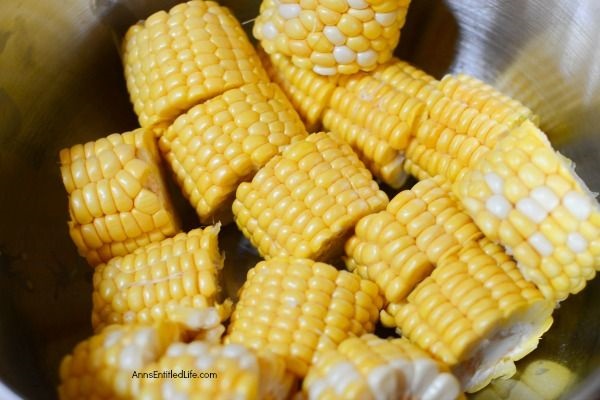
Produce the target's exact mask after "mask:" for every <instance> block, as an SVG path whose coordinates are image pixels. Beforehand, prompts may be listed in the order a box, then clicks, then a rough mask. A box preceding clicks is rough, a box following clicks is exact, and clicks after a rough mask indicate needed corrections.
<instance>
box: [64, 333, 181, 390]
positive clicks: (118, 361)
mask: <svg viewBox="0 0 600 400" xmlns="http://www.w3.org/2000/svg"><path fill="white" fill-rule="evenodd" d="M180 339H181V333H180V331H179V328H178V326H177V325H175V324H170V323H166V324H159V325H148V326H146V325H111V326H108V327H106V328H105V329H103V330H102V332H100V333H99V334H97V335H94V336H92V337H91V338H89V339H86V340H84V341H82V342H80V343H79V344H78V345H77V346H75V348H74V349H73V352H72V353H71V354H68V355H67V356H65V357H64V358H63V360H62V362H61V364H60V372H59V375H60V376H59V378H60V385H59V386H58V395H59V398H60V399H61V400H70V399H73V400H81V399H106V400H110V399H129V398H132V397H135V395H136V394H137V393H138V387H139V381H138V380H137V379H132V374H133V372H135V371H137V372H140V371H141V370H142V369H143V368H144V367H145V366H147V365H148V364H150V363H151V362H153V361H155V360H157V359H159V358H160V357H161V356H162V354H163V353H164V352H165V350H166V349H167V347H168V346H169V345H170V344H171V343H172V342H175V341H177V340H180Z"/></svg>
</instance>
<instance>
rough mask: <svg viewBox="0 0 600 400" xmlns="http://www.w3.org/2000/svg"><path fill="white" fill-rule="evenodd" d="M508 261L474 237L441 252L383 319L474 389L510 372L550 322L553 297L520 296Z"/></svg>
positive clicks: (469, 387)
mask: <svg viewBox="0 0 600 400" xmlns="http://www.w3.org/2000/svg"><path fill="white" fill-rule="evenodd" d="M510 267H511V265H509V264H506V263H505V264H503V265H498V263H497V262H496V260H495V259H494V257H492V256H490V255H488V254H486V253H485V252H484V250H483V249H482V246H481V244H479V243H476V242H471V243H469V244H468V245H466V246H465V247H464V248H463V249H461V250H460V251H459V253H458V254H456V255H452V256H448V257H444V258H442V259H441V260H440V261H439V262H438V264H437V267H436V269H435V270H434V271H433V273H432V274H431V276H430V277H428V278H426V279H425V280H424V281H423V282H421V283H420V284H419V285H418V286H417V287H416V288H415V289H414V290H413V291H412V292H411V294H410V295H409V296H408V298H407V300H406V302H403V303H396V304H392V305H390V306H388V309H387V311H386V312H384V313H383V314H384V316H383V318H382V321H383V322H384V323H386V324H390V322H392V323H395V324H396V326H397V327H398V329H399V331H401V332H402V334H403V335H404V336H406V337H407V338H408V339H409V340H411V341H413V342H414V343H416V344H417V345H419V346H420V347H421V348H423V349H425V350H427V351H429V352H430V353H431V354H433V355H434V356H435V357H437V358H438V359H440V360H442V361H443V362H445V363H446V364H448V365H449V366H450V367H451V368H452V371H453V372H454V373H455V374H456V375H457V377H459V379H460V380H461V382H462V385H463V387H464V388H465V390H466V391H467V392H473V391H477V390H479V389H481V388H482V387H484V386H485V385H487V384H488V383H489V382H490V380H491V379H493V378H496V377H501V376H505V377H508V376H511V375H513V374H514V372H515V366H514V361H515V360H518V359H521V358H522V357H524V356H525V355H527V354H528V353H530V352H531V351H533V350H534V349H535V348H536V347H537V344H538V341H539V338H540V336H541V335H542V334H543V333H544V332H546V331H547V330H548V329H549V327H550V325H551V324H552V317H551V313H552V310H553V303H552V302H550V301H547V300H545V299H543V297H542V295H541V293H539V292H538V294H537V296H531V293H529V294H528V296H525V295H524V294H523V290H522V289H521V287H519V285H517V284H516V283H515V282H514V281H513V279H511V276H510V274H508V273H507V272H506V269H508V268H510ZM512 268H515V266H514V264H512ZM531 290H534V289H533V288H530V292H531ZM386 314H387V315H386Z"/></svg>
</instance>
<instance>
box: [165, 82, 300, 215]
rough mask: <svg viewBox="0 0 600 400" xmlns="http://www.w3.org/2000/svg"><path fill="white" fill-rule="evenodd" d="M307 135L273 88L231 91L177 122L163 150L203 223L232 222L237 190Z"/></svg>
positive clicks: (263, 85) (167, 134) (260, 86)
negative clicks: (276, 156) (278, 155)
mask: <svg viewBox="0 0 600 400" xmlns="http://www.w3.org/2000/svg"><path fill="white" fill-rule="evenodd" d="M306 135H307V133H306V130H305V129H304V126H303V124H302V121H300V118H299V117H298V114H296V112H295V111H294V109H293V107H292V105H291V104H290V102H289V101H288V100H287V98H286V97H285V95H284V94H283V93H282V92H281V90H280V89H279V87H278V86H277V85H276V84H274V83H258V84H249V85H245V86H242V87H240V88H237V89H231V90H229V91H227V92H225V93H223V94H222V95H220V96H217V97H215V98H213V99H212V100H209V101H207V102H206V103H204V104H200V105H197V106H195V107H193V108H192V109H190V110H189V111H188V112H187V113H186V114H184V115H181V116H180V117H179V118H177V119H176V120H175V122H174V123H173V125H171V126H170V127H169V128H168V129H167V130H166V131H165V133H164V134H163V135H162V136H161V138H160V140H159V145H160V150H161V151H162V153H163V155H164V157H165V159H166V160H167V162H168V163H169V165H170V166H171V169H172V170H173V172H174V173H175V176H176V178H177V181H178V183H179V185H180V186H181V187H182V189H183V193H184V195H185V196H186V197H187V199H188V200H189V201H190V203H191V204H192V206H193V207H194V208H195V209H196V212H197V213H198V216H199V217H200V221H201V222H202V223H205V224H210V223H214V222H216V221H221V222H222V223H224V224H225V223H228V222H230V221H231V219H232V215H231V203H232V202H233V198H234V196H235V190H236V189H237V186H238V185H239V184H240V183H241V182H243V181H247V180H249V179H251V178H252V176H253V175H254V173H255V172H256V171H257V170H258V169H259V168H261V167H262V166H263V165H265V164H266V163H267V161H269V160H270V159H271V158H273V157H274V156H275V155H276V154H278V153H279V152H280V151H281V149H282V148H283V147H285V146H287V145H288V144H290V143H291V142H293V141H295V140H298V139H301V138H304V137H305V136H306Z"/></svg>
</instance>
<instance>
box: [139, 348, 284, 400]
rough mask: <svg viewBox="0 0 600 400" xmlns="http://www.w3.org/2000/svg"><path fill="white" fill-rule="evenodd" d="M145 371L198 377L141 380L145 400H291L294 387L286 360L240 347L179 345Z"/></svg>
mask: <svg viewBox="0 0 600 400" xmlns="http://www.w3.org/2000/svg"><path fill="white" fill-rule="evenodd" d="M146 370H147V371H149V372H152V371H159V373H160V372H162V371H167V372H168V371H175V372H179V371H184V372H186V373H188V374H194V373H195V374H197V377H195V378H194V377H193V376H192V377H188V378H187V379H185V378H184V379H172V378H169V377H168V376H167V377H164V376H163V377H158V378H154V377H152V375H150V376H142V379H141V380H140V383H139V386H140V390H139V394H138V395H137V398H140V399H144V400H153V399H156V400H159V399H188V398H189V399H199V400H200V399H265V400H270V399H273V400H275V399H286V398H288V396H289V392H290V390H291V389H292V387H293V385H294V383H295V377H294V376H293V375H292V374H290V373H289V372H286V370H285V363H284V362H283V360H282V358H281V357H279V356H276V355H274V354H272V353H268V352H263V353H262V354H261V356H260V357H259V356H257V355H255V354H254V353H253V352H252V351H251V350H248V349H247V348H245V347H244V346H241V345H239V344H228V345H224V346H222V345H214V344H208V343H205V342H200V341H195V342H192V343H189V344H184V343H174V344H172V345H171V346H170V347H169V348H168V349H167V351H166V353H165V355H164V356H163V357H161V358H160V360H158V361H156V362H154V363H152V364H150V365H148V366H147V368H146ZM142 375H143V373H142Z"/></svg>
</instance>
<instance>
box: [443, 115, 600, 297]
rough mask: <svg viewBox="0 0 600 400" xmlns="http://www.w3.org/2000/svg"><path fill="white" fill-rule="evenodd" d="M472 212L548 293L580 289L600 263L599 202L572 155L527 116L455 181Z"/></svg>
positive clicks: (555, 294) (554, 294) (564, 294)
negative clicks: (552, 142)
mask: <svg viewBox="0 0 600 400" xmlns="http://www.w3.org/2000/svg"><path fill="white" fill-rule="evenodd" d="M454 191H455V192H456V194H457V196H458V198H459V199H460V200H461V202H462V203H463V205H464V206H465V209H466V211H467V212H468V213H469V215H471V216H472V217H473V220H474V221H475V223H477V225H478V226H479V227H480V228H481V230H482V231H483V233H484V234H485V235H486V236H488V237H489V238H490V239H491V240H493V241H495V242H498V243H500V244H502V245H503V246H504V247H505V248H506V250H507V251H508V252H509V253H512V254H513V255H514V257H515V259H516V260H517V262H518V266H519V269H520V270H521V272H522V273H523V276H525V278H527V279H528V280H530V281H532V282H534V283H535V284H536V285H537V287H538V288H539V289H540V290H541V291H542V293H544V296H545V297H546V298H548V299H551V300H555V301H560V300H564V299H565V298H566V297H567V296H568V295H569V294H570V293H577V292H579V291H580V290H582V289H583V288H584V287H585V285H586V281H587V280H589V279H592V278H593V277H594V276H595V274H596V268H597V266H598V265H600V209H599V207H598V204H597V202H596V201H595V199H594V198H593V197H592V196H591V194H590V193H589V191H588V189H587V188H586V187H585V185H584V183H583V182H582V181H581V180H580V179H579V178H578V177H577V175H576V174H575V173H574V171H573V169H572V165H571V164H570V162H569V161H568V160H566V159H565V158H563V157H562V156H561V155H560V154H557V153H555V152H554V150H553V149H552V146H551V145H550V143H549V142H548V140H547V138H546V137H545V135H544V134H543V133H542V132H541V131H540V130H538V129H537V128H536V127H535V126H534V125H533V124H532V123H531V122H525V123H523V125H522V126H520V127H519V128H516V129H514V130H512V131H511V132H510V134H508V135H507V136H506V137H504V138H503V139H502V140H500V142H498V144H497V146H496V147H495V148H494V150H492V151H490V152H488V153H487V154H486V156H484V157H483V158H482V159H481V160H480V162H479V163H477V165H475V166H474V168H473V170H471V171H469V172H468V173H467V174H466V175H465V176H464V177H463V178H462V179H461V180H460V181H458V182H457V183H456V184H455V186H454Z"/></svg>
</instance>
